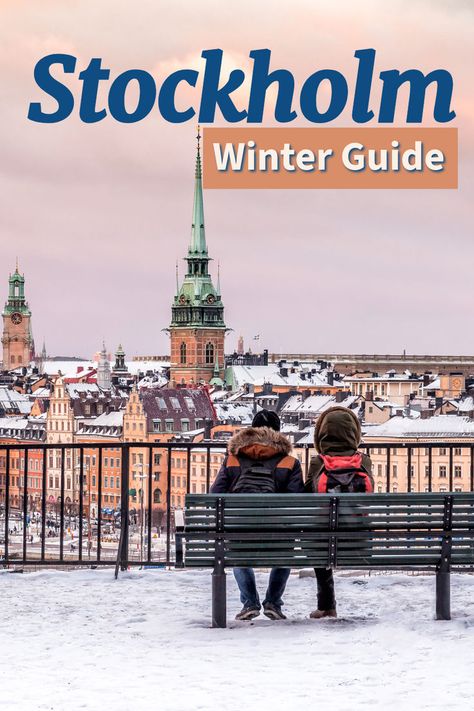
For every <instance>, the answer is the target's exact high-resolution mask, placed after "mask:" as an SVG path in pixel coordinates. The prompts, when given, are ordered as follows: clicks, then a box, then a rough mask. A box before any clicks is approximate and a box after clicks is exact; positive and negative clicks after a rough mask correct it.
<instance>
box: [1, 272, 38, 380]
mask: <svg viewBox="0 0 474 711" xmlns="http://www.w3.org/2000/svg"><path fill="white" fill-rule="evenodd" d="M2 317H3V336H2V346H3V369H4V370H14V369H15V368H23V367H25V366H28V365H29V364H30V363H31V361H32V360H34V357H35V346H34V341H33V333H32V330H31V311H30V308H29V306H28V302H27V301H26V297H25V276H24V274H20V271H19V268H18V262H17V264H16V269H15V271H14V272H13V274H10V276H9V279H8V299H7V301H6V303H5V307H4V309H3V312H2Z"/></svg>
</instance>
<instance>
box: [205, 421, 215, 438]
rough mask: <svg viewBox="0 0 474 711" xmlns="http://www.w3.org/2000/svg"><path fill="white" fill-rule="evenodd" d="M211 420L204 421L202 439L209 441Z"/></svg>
mask: <svg viewBox="0 0 474 711" xmlns="http://www.w3.org/2000/svg"><path fill="white" fill-rule="evenodd" d="M212 424H213V422H212V420H211V418H210V417H206V419H205V420H204V439H211V429H212Z"/></svg>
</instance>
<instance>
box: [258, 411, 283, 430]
mask: <svg viewBox="0 0 474 711" xmlns="http://www.w3.org/2000/svg"><path fill="white" fill-rule="evenodd" d="M252 427H270V429H272V430H275V432H279V431H280V418H279V417H278V415H277V414H276V412H272V411H271V410H260V412H257V414H256V415H255V417H254V418H253V421H252Z"/></svg>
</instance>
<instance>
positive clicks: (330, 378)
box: [328, 370, 334, 385]
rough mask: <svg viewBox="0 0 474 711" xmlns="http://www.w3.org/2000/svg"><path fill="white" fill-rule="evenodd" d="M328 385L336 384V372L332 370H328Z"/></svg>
mask: <svg viewBox="0 0 474 711" xmlns="http://www.w3.org/2000/svg"><path fill="white" fill-rule="evenodd" d="M328 385H334V373H333V371H332V370H328Z"/></svg>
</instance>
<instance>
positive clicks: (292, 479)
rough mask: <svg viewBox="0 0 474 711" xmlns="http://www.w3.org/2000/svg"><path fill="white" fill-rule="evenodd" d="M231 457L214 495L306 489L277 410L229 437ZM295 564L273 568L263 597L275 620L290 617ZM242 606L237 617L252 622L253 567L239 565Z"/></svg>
mask: <svg viewBox="0 0 474 711" xmlns="http://www.w3.org/2000/svg"><path fill="white" fill-rule="evenodd" d="M228 452H229V453H228V455H227V456H226V458H225V459H224V462H223V464H222V467H221V469H220V471H219V474H218V475H217V478H216V480H215V482H214V484H213V485H212V487H211V493H212V494H229V493H231V494H243V493H246V494H249V493H253V494H255V493H262V494H269V493H276V494H299V493H302V492H303V491H304V484H303V474H302V471H301V464H300V463H299V461H298V460H297V459H296V458H295V457H291V456H290V455H289V453H290V452H291V443H290V441H289V439H288V438H287V437H285V436H284V435H283V434H281V432H280V419H279V417H278V415H277V414H276V413H275V412H271V411H269V410H261V411H260V412H258V413H257V414H256V415H255V417H254V418H253V422H252V426H251V427H247V428H246V429H243V430H241V431H240V432H237V433H236V434H235V435H234V436H233V437H232V438H231V440H230V441H229V446H228ZM289 575H290V568H273V569H272V571H271V573H270V579H269V581H268V589H267V592H266V595H265V599H264V601H263V614H264V615H266V617H269V618H270V619H271V620H285V619H286V617H285V615H284V614H283V612H282V610H281V608H282V605H283V601H282V596H283V593H284V592H285V587H286V583H287V581H288V577H289ZM234 576H235V579H236V581H237V585H238V586H239V590H240V601H241V603H242V605H243V607H242V610H241V611H240V612H239V613H238V614H237V615H236V617H235V619H236V620H252V619H254V618H255V617H258V615H259V614H260V610H261V604H260V599H259V595H258V592H257V586H256V583H255V574H254V571H253V568H234Z"/></svg>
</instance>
